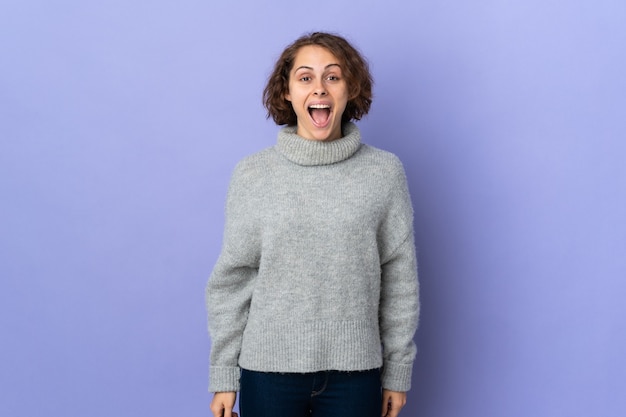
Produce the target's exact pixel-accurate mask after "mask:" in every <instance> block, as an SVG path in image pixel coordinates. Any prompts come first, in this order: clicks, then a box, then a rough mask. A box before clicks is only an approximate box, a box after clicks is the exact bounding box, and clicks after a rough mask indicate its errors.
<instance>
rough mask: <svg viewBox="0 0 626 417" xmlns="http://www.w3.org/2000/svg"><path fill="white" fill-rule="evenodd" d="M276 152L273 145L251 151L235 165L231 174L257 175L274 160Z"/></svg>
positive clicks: (267, 168) (268, 167)
mask: <svg viewBox="0 0 626 417" xmlns="http://www.w3.org/2000/svg"><path fill="white" fill-rule="evenodd" d="M275 158H276V152H275V151H274V150H273V147H269V148H265V149H262V150H260V151H258V152H255V153H252V154H250V155H247V156H245V157H243V158H242V159H241V160H239V162H237V164H236V165H235V169H234V173H233V176H238V175H244V176H248V175H258V174H259V173H262V172H265V171H267V170H269V169H270V168H271V165H272V164H273V163H274V162H275V161H274V160H275Z"/></svg>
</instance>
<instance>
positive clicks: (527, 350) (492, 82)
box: [0, 0, 626, 417]
mask: <svg viewBox="0 0 626 417" xmlns="http://www.w3.org/2000/svg"><path fill="white" fill-rule="evenodd" d="M271 4H273V5H275V6H267V5H266V3H265V2H258V1H252V0H248V1H240V2H231V3H226V2H213V1H200V0H181V1H178V2H166V1H154V0H153V1H147V0H145V1H121V0H116V1H110V2H84V1H78V0H76V1H71V0H61V1H56V2H45V1H41V0H40V1H34V0H30V1H24V0H9V1H3V2H2V4H1V5H0V196H1V202H0V258H1V262H0V277H1V279H2V287H1V291H0V308H1V309H2V311H1V313H2V314H1V315H0V329H2V339H1V340H2V341H1V342H0V354H1V358H2V360H1V361H0V415H3V416H13V417H21V416H28V417H31V416H40V415H48V416H77V415H87V416H103V417H105V416H106V417H110V416H116V417H125V416H143V415H150V416H154V417H158V416H163V417H165V416H174V415H186V416H206V415H209V410H208V404H209V402H210V395H209V394H207V392H206V378H207V367H208V353H209V352H208V351H209V341H208V336H207V334H206V319H205V311H204V304H203V303H204V294H203V290H204V285H205V282H206V279H207V277H208V274H209V272H210V270H211V268H212V265H213V263H214V262H215V260H216V258H217V255H218V252H219V249H220V244H221V233H222V222H223V214H222V212H223V210H222V209H223V204H224V196H225V190H226V186H227V182H228V178H229V176H230V172H231V170H232V168H233V166H234V164H235V163H236V161H237V160H239V159H240V158H241V157H243V156H244V155H246V154H248V153H250V152H253V151H256V150H259V149H261V148H263V147H266V146H269V145H271V144H272V143H273V142H274V138H275V133H276V130H277V128H276V127H275V126H274V125H272V123H271V122H269V121H267V120H265V118H264V116H265V113H264V110H263V109H262V107H261V105H260V95H261V90H262V88H263V85H264V81H265V77H266V76H267V74H268V72H269V70H270V68H271V66H272V64H273V62H274V60H275V59H276V57H277V55H278V54H279V53H280V51H281V50H282V48H283V47H284V46H285V45H286V44H287V43H288V42H290V41H291V40H293V39H294V38H295V37H297V36H299V35H300V34H302V33H303V32H305V31H309V30H316V29H323V30H331V31H338V32H340V33H342V34H344V35H346V36H347V37H348V38H349V39H351V40H353V41H354V43H355V44H356V45H358V46H359V47H360V48H361V49H362V50H363V52H364V53H365V55H366V56H367V57H368V58H369V60H370V61H371V65H372V71H373V73H374V77H375V79H376V88H375V94H376V97H375V103H374V106H373V110H372V112H371V114H370V115H369V117H368V118H367V119H366V120H364V121H363V122H362V123H361V124H360V126H361V128H362V131H363V135H364V140H365V141H366V142H368V143H370V144H373V145H375V146H378V147H381V148H385V149H388V150H391V151H393V152H396V153H397V154H398V155H399V156H400V157H401V159H402V160H403V161H404V163H405V166H406V169H407V173H408V175H409V183H410V187H411V192H412V196H413V199H414V204H415V208H416V218H415V221H416V224H415V226H416V236H417V237H416V239H417V244H418V246H419V253H420V276H421V283H422V301H423V316H422V320H421V327H420V330H419V332H418V336H417V339H416V340H417V343H418V346H419V350H420V353H419V356H418V361H417V363H416V366H415V374H414V381H415V383H414V389H413V390H412V391H411V392H410V398H409V401H410V402H409V404H408V405H407V407H406V409H405V411H404V412H403V415H405V416H428V417H454V416H463V417H479V416H480V417H486V416H490V417H502V416H506V417H516V416H520V417H521V416H529V415H532V416H542V417H544V416H545V417H554V416H567V417H572V416H580V417H588V416H603V417H618V416H623V415H625V414H626V400H625V399H624V398H625V397H624V395H623V391H624V388H625V387H626V360H625V359H624V358H625V356H626V355H625V354H624V352H626V326H625V324H624V323H625V318H624V317H625V316H626V307H625V304H624V302H623V298H624V295H626V284H625V282H626V280H625V278H626V260H625V259H626V257H625V256H624V254H625V253H626V221H625V217H626V216H625V213H626V163H625V162H624V161H625V160H626V142H625V141H624V132H625V131H626V129H625V128H626V126H625V125H626V84H625V82H624V80H625V78H624V74H626V56H625V53H624V45H623V43H624V42H623V40H624V39H625V38H626V27H625V26H624V25H623V22H624V18H625V17H626V6H625V4H626V3H624V2H623V1H621V0H613V1H612V0H596V1H591V0H587V1H585V0H573V1H568V2H565V1H563V2H555V1H539V0H524V1H522V0H511V1H506V2H504V1H495V0H492V1H487V0H483V1H480V0H479V1H474V2H464V1H437V2H427V1H422V2H409V1H404V2H399V1H394V0H389V1H385V2H380V1H373V0H367V1H364V0H362V1H358V2H357V1H351V2H348V1H340V2H335V3H332V4H327V3H324V4H322V3H319V4H318V3H306V2H304V3H297V2H296V3H294V2H291V1H289V2H288V1H276V2H273V3H271ZM278 5H280V7H279V6H278Z"/></svg>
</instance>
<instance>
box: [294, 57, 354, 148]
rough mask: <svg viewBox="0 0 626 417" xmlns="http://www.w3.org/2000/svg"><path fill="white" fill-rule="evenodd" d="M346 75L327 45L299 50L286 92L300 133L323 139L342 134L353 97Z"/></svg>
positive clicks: (314, 138) (331, 138)
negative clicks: (349, 103) (343, 120)
mask: <svg viewBox="0 0 626 417" xmlns="http://www.w3.org/2000/svg"><path fill="white" fill-rule="evenodd" d="M342 75H343V74H342V72H341V65H340V64H339V60H338V59H337V58H336V57H335V56H334V55H333V54H332V53H330V52H329V51H328V50H327V49H326V48H323V47H321V46H312V45H310V46H303V47H302V48H300V49H299V50H298V53H297V54H296V59H295V60H294V64H293V68H292V69H291V72H290V73H289V91H288V92H287V94H285V99H286V100H288V101H290V102H291V105H292V106H293V110H294V111H295V112H296V116H297V118H298V128H297V133H298V135H300V136H302V137H303V138H305V139H311V140H319V141H330V140H335V139H339V138H340V137H341V136H342V135H341V116H342V115H343V112H344V110H345V109H346V104H347V103H348V99H349V97H348V88H347V85H346V82H345V80H344V79H343V76H342Z"/></svg>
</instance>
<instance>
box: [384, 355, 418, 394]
mask: <svg viewBox="0 0 626 417" xmlns="http://www.w3.org/2000/svg"><path fill="white" fill-rule="evenodd" d="M412 373H413V364H405V363H394V362H388V361H385V363H384V364H383V374H382V377H381V383H382V386H383V388H384V389H388V390H390V391H397V392H407V391H408V390H410V389H411V374H412Z"/></svg>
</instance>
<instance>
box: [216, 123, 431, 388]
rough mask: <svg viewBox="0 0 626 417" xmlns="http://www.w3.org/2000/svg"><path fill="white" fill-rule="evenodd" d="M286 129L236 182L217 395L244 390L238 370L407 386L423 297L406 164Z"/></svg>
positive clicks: (219, 308)
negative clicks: (373, 374)
mask: <svg viewBox="0 0 626 417" xmlns="http://www.w3.org/2000/svg"><path fill="white" fill-rule="evenodd" d="M295 130H296V128H295V127H284V128H282V129H281V131H280V132H279V135H278V141H277V144H276V145H275V146H273V147H271V148H268V149H265V150H263V151H261V152H258V153H256V154H254V155H252V156H249V157H247V158H245V159H244V160H242V161H241V162H240V163H239V164H238V165H237V167H236V169H235V171H234V174H233V176H232V179H231V183H230V187H229V191H228V197H227V203H226V225H225V231H224V239H223V246H222V251H221V253H220V256H219V258H218V260H217V263H216V265H215V267H214V269H213V272H212V274H211V276H210V278H209V281H208V284H207V288H206V303H207V310H208V322H209V333H210V336H211V341H212V348H211V358H210V382H209V391H211V392H218V391H238V390H239V373H240V368H239V367H242V368H244V369H249V370H255V371H263V372H296V373H305V372H316V371H321V370H339V371H357V370H367V369H374V368H380V367H381V366H382V376H381V378H382V386H383V387H384V388H386V389H390V390H394V391H408V390H409V388H410V383H411V371H412V364H413V360H414V357H415V353H416V348H415V344H414V342H413V335H414V333H415V330H416V328H417V322H418V313H419V302H418V281H417V268H416V257H415V246H414V240H413V210H412V206H411V200H410V197H409V193H408V189H407V184H406V178H405V174H404V169H403V167H402V164H401V162H400V161H399V159H398V158H397V157H396V156H394V155H393V154H391V153H389V152H385V151H382V150H379V149H376V148H373V147H371V146H368V145H365V144H361V141H360V132H359V130H358V128H357V127H356V125H354V124H352V123H347V124H345V125H344V126H343V132H344V134H345V136H344V137H342V138H340V139H337V140H335V141H331V142H318V141H314V140H307V139H304V138H302V137H300V136H298V135H296V133H295Z"/></svg>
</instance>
